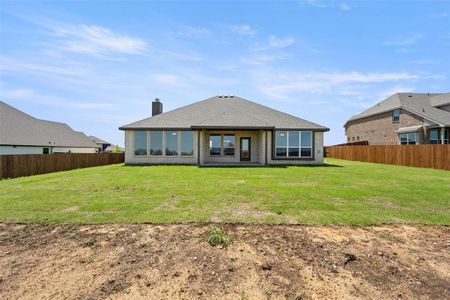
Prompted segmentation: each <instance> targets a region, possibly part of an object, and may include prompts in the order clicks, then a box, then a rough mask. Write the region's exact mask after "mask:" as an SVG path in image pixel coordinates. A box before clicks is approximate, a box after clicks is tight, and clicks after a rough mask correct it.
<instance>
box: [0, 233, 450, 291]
mask: <svg viewBox="0 0 450 300" xmlns="http://www.w3.org/2000/svg"><path fill="white" fill-rule="evenodd" d="M216 226H219V227H221V228H222V229H223V230H224V232H225V233H226V234H227V235H229V236H231V237H232V239H233V241H232V243H231V245H230V246H228V247H227V248H221V247H211V246H210V245H209V244H208V243H207V242H206V238H207V234H208V230H209V226H208V225H129V224H128V225H120V224H117V225H83V226H75V225H41V224H33V225H17V224H0V270H1V272H0V298H2V299H18V298H20V299H42V298H46V299H50V298H52V299H53V298H59V299H60V298H67V299H74V298H77V299H78V298H82V299H119V298H129V299H139V298H147V299H148V298H151V299H198V298H200V299H217V298H221V299H319V298H320V299H323V298H327V299H335V298H338V299H341V298H368V299H394V298H395V299H398V298H429V299H448V298H449V293H450V291H449V287H450V275H449V274H450V263H449V262H450V251H449V250H450V228H449V227H439V226H409V225H398V226H373V227H349V226H342V227H341V226H335V227H332V226H298V225H296V226H285V225H276V226H270V225H229V224H226V225H223V224H222V225H221V224H216Z"/></svg>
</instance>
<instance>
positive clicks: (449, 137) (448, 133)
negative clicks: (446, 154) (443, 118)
mask: <svg viewBox="0 0 450 300" xmlns="http://www.w3.org/2000/svg"><path fill="white" fill-rule="evenodd" d="M444 144H446V145H447V144H450V129H448V128H444Z"/></svg>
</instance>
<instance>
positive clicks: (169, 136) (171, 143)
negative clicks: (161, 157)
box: [166, 131, 178, 156]
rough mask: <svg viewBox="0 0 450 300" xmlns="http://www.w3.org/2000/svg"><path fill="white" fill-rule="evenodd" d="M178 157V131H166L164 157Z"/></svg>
mask: <svg viewBox="0 0 450 300" xmlns="http://www.w3.org/2000/svg"><path fill="white" fill-rule="evenodd" d="M177 155H178V131H166V156H177Z"/></svg>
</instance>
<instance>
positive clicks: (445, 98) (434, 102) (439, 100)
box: [430, 93, 450, 107]
mask: <svg viewBox="0 0 450 300" xmlns="http://www.w3.org/2000/svg"><path fill="white" fill-rule="evenodd" d="M430 103H431V106H434V107H439V106H444V105H450V93H445V94H441V95H439V96H434V97H431V98H430Z"/></svg>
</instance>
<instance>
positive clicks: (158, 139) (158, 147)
mask: <svg viewBox="0 0 450 300" xmlns="http://www.w3.org/2000/svg"><path fill="white" fill-rule="evenodd" d="M162 137H163V135H162V131H150V155H162V154H163V141H162Z"/></svg>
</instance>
